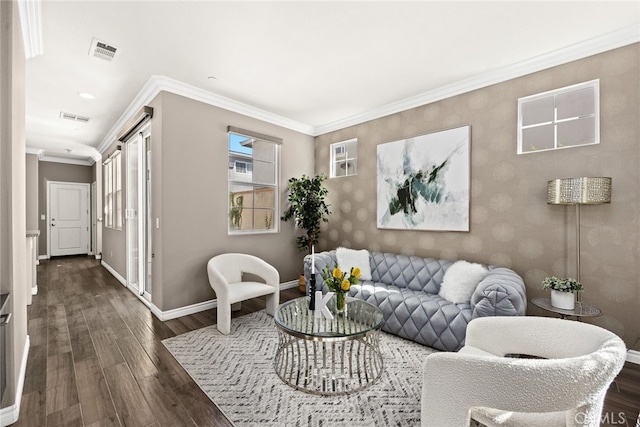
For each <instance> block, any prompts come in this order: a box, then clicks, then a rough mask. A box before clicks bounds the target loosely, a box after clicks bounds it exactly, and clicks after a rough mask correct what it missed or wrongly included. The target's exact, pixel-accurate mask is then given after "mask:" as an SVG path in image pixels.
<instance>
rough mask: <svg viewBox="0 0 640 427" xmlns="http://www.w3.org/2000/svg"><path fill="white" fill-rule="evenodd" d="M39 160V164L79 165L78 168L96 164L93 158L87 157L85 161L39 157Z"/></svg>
mask: <svg viewBox="0 0 640 427" xmlns="http://www.w3.org/2000/svg"><path fill="white" fill-rule="evenodd" d="M39 160H40V161H41V162H52V163H66V164H69V165H79V166H93V164H94V163H95V162H96V161H95V159H94V158H93V157H88V158H87V159H86V160H81V159H67V158H66V157H56V156H40V158H39Z"/></svg>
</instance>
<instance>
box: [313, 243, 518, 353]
mask: <svg viewBox="0 0 640 427" xmlns="http://www.w3.org/2000/svg"><path fill="white" fill-rule="evenodd" d="M453 262H454V261H447V260H437V259H432V258H419V257H415V256H406V255H397V254H390V253H382V252H369V264H370V267H371V279H372V280H371V281H362V282H361V283H360V284H359V285H356V286H352V287H351V290H350V291H349V294H350V296H351V297H354V298H360V299H363V300H365V301H368V302H370V303H371V304H374V305H376V306H377V307H379V308H380V310H382V313H383V314H384V320H385V323H384V326H383V327H382V330H383V331H386V332H389V333H392V334H394V335H397V336H399V337H402V338H406V339H409V340H412V341H415V342H417V343H420V344H424V345H428V346H430V347H433V348H436V349H439V350H445V351H457V350H459V349H460V348H462V346H463V345H464V339H465V335H466V331H467V324H468V323H469V322H470V321H471V320H472V319H475V318H476V317H484V316H523V315H524V314H525V311H526V308H527V297H526V291H525V286H524V282H523V281H522V278H520V276H518V274H516V273H515V272H514V271H513V270H511V269H509V268H505V267H495V266H489V267H488V269H489V274H488V275H487V276H486V277H485V278H484V279H483V280H482V281H481V282H480V283H479V284H478V286H477V288H476V290H475V292H474V293H473V295H472V297H471V301H469V302H468V303H461V304H454V303H452V302H450V301H447V300H446V299H444V298H442V297H440V296H439V295H438V291H439V290H440V284H441V283H442V279H443V277H444V273H445V271H447V268H449V266H450V265H452V264H453ZM327 265H328V266H329V268H331V269H333V268H334V267H335V266H336V251H335V250H334V251H330V252H321V253H317V254H316V255H315V267H316V283H317V290H321V291H322V292H323V293H326V292H327V291H328V288H327V287H326V285H325V284H324V282H323V280H322V275H321V271H322V269H323V268H324V267H325V266H327ZM304 275H305V278H306V280H307V286H308V284H309V280H310V277H311V256H307V257H305V260H304ZM307 292H308V288H307Z"/></svg>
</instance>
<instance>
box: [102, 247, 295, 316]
mask: <svg viewBox="0 0 640 427" xmlns="http://www.w3.org/2000/svg"><path fill="white" fill-rule="evenodd" d="M100 264H102V266H103V267H104V268H106V269H107V271H108V272H109V273H111V274H112V275H113V277H115V278H116V279H118V281H119V282H120V283H122V285H123V286H127V281H126V280H125V278H124V277H122V276H121V275H120V274H118V272H117V271H115V270H114V269H113V267H111V266H110V265H109V264H107V263H106V262H105V261H104V260H102V261H101V262H100ZM297 286H298V281H297V280H291V281H289V282H284V283H281V284H280V290H283V289H291V288H295V287H297ZM136 295H137V294H136ZM137 297H138V298H139V299H140V301H142V303H143V304H144V305H146V306H147V307H148V308H149V310H151V312H152V313H153V315H154V316H156V317H157V318H158V319H159V320H161V321H163V322H164V321H166V320H171V319H175V318H178V317H182V316H189V315H191V314H195V313H199V312H201V311H205V310H211V309H212V308H216V307H217V306H218V301H217V300H215V299H212V300H209V301H202V302H198V303H196V304H191V305H187V306H184V307H178V308H173V309H171V310H166V311H162V310H160V309H159V308H158V307H157V306H156V305H155V304H154V303H152V302H151V301H149V300H148V299H147V298H143V297H142V296H141V295H137Z"/></svg>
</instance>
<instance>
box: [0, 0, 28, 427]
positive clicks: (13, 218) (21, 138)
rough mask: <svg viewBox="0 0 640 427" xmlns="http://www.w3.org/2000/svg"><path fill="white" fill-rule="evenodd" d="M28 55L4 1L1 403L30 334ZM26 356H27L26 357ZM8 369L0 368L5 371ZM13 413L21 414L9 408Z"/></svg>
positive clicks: (14, 8)
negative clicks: (8, 316)
mask: <svg viewBox="0 0 640 427" xmlns="http://www.w3.org/2000/svg"><path fill="white" fill-rule="evenodd" d="M24 75H25V58H24V48H23V42H22V33H21V30H20V18H19V15H18V5H17V4H16V2H15V1H2V2H0V292H2V293H10V295H11V296H10V298H9V300H8V303H7V305H8V307H7V308H6V311H7V312H8V313H12V315H13V317H12V318H11V322H10V323H9V324H8V325H7V326H5V327H4V329H5V330H4V332H5V333H6V345H5V346H2V348H0V352H2V353H1V354H0V359H2V360H3V361H4V362H5V363H6V364H7V376H6V380H7V388H6V392H5V394H4V395H3V396H2V402H0V407H1V408H10V407H11V406H12V405H14V404H15V403H16V396H17V385H18V379H19V376H20V365H21V363H22V356H23V354H24V351H25V347H26V339H27V294H28V292H30V286H27V285H26V281H27V274H26V265H27V261H26V198H25V188H26V184H25V182H26V168H25V163H26V158H25V148H24V147H25V95H24V93H25V78H24ZM25 362H26V361H25ZM3 374H4V373H0V375H3ZM8 413H9V414H10V415H16V416H17V413H12V411H11V409H9V411H8Z"/></svg>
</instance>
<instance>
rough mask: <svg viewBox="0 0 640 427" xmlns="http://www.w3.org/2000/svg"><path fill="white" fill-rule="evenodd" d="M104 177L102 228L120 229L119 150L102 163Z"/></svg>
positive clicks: (120, 172) (120, 185)
mask: <svg viewBox="0 0 640 427" xmlns="http://www.w3.org/2000/svg"><path fill="white" fill-rule="evenodd" d="M103 173H104V175H103V177H104V226H105V227H106V228H113V229H115V230H121V229H122V158H121V156H120V150H117V151H115V152H114V153H113V154H111V155H110V156H109V157H108V158H107V160H106V161H105V162H104V163H103Z"/></svg>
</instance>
